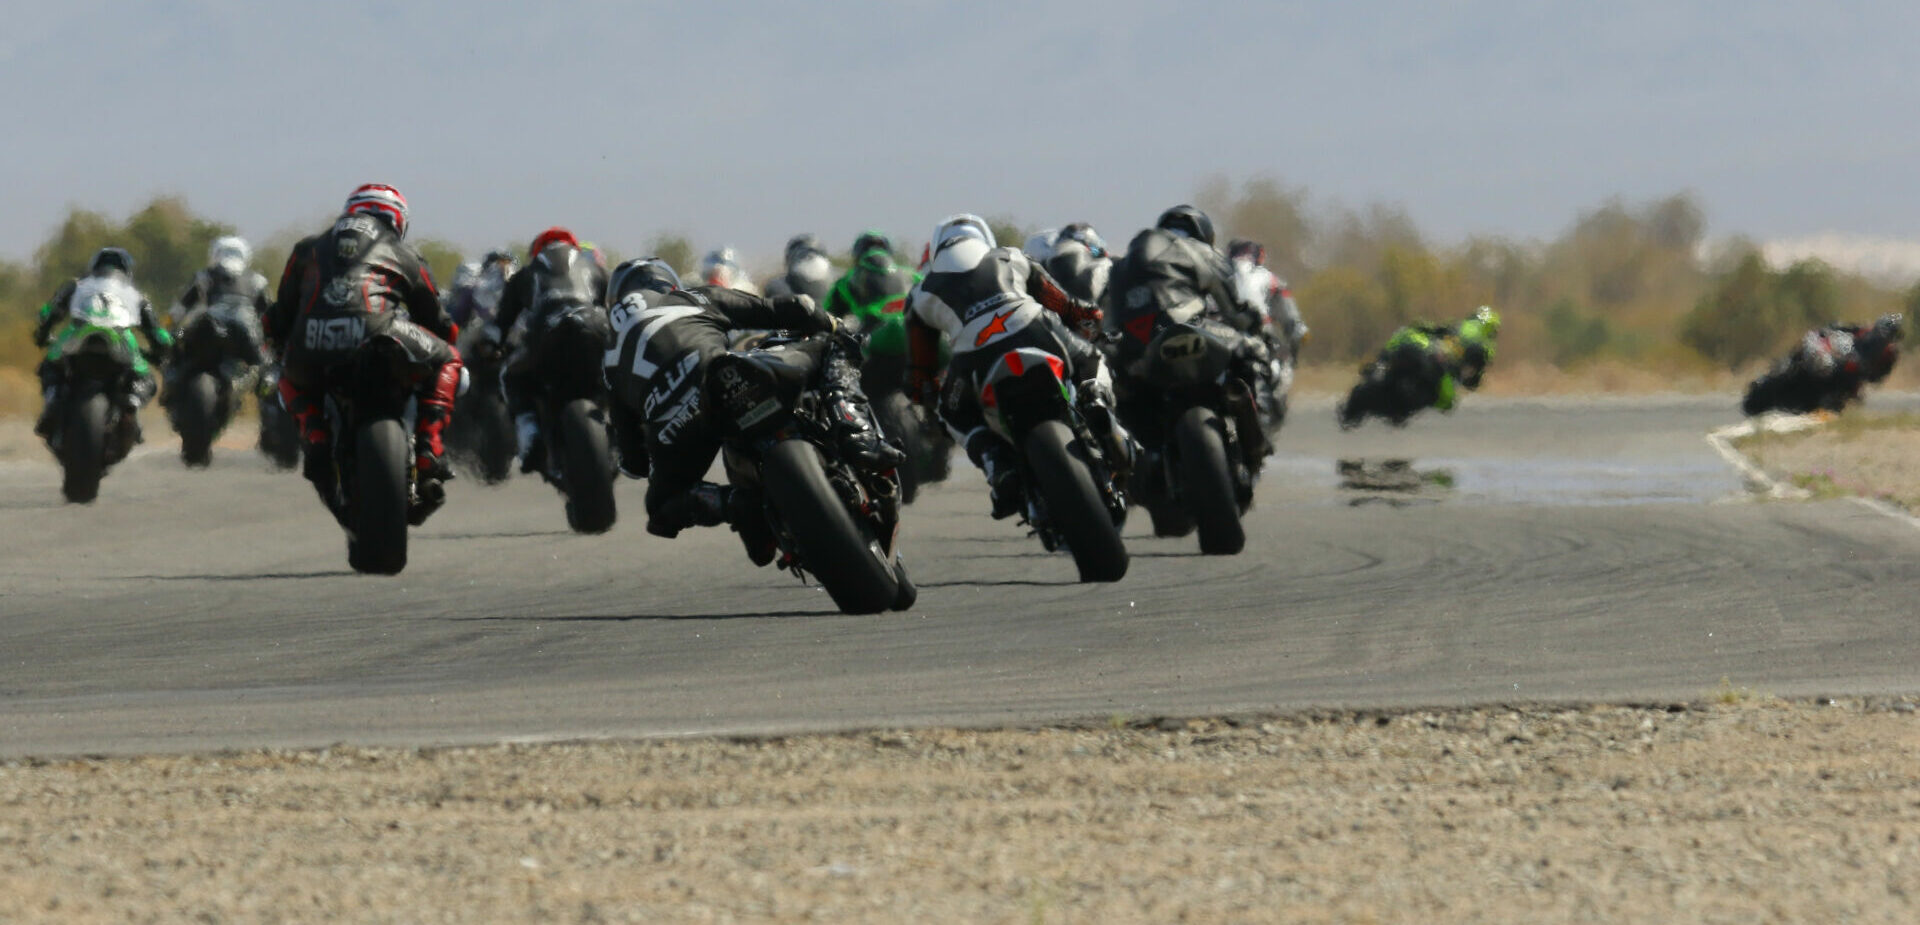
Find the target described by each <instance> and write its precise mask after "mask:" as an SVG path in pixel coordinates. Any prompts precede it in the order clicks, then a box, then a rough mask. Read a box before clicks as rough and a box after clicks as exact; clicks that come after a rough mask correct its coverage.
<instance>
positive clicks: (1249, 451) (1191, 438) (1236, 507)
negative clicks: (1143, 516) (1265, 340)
mask: <svg viewBox="0 0 1920 925" xmlns="http://www.w3.org/2000/svg"><path fill="white" fill-rule="evenodd" d="M1237 342H1238V332H1236V331H1235V330H1234V329H1233V328H1231V327H1229V326H1227V325H1225V324H1223V323H1221V322H1219V321H1214V320H1212V319H1207V318H1193V319H1191V320H1188V321H1184V322H1174V323H1172V324H1168V325H1166V326H1165V327H1163V328H1162V329H1161V330H1160V331H1159V333H1157V334H1156V335H1154V337H1153V339H1152V340H1150V341H1149V342H1148V343H1147V347H1146V350H1145V352H1144V353H1143V354H1142V355H1141V356H1140V357H1139V359H1137V360H1136V361H1135V362H1134V367H1133V370H1132V371H1133V373H1134V375H1135V377H1136V378H1137V379H1140V380H1144V381H1145V382H1147V383H1148V384H1150V386H1151V387H1152V388H1153V390H1154V392H1155V399H1156V400H1155V403H1156V404H1157V408H1156V409H1155V412H1154V417H1155V419H1154V421H1153V422H1151V424H1150V425H1149V426H1150V429H1151V430H1153V431H1156V432H1157V433H1158V434H1160V435H1162V436H1163V439H1162V440H1160V441H1159V443H1160V451H1159V453H1158V454H1156V455H1155V456H1154V457H1150V461H1149V464H1148V465H1144V466H1141V467H1139V470H1138V473H1137V475H1138V477H1137V478H1136V480H1135V484H1136V486H1137V488H1138V490H1139V495H1140V502H1141V505H1142V506H1144V507H1145V508H1146V509H1147V513H1148V515H1149V516H1150V517H1152V518H1153V530H1154V535H1156V536H1186V535H1187V534H1189V533H1192V532H1194V530H1195V529H1196V528H1198V530H1199V534H1200V551H1201V552H1203V553H1206V554H1207V555H1229V556H1230V555H1234V554H1236V553H1238V552H1240V550H1241V549H1242V548H1243V547H1244V546H1245V545H1246V531H1245V529H1244V528H1243V527H1242V526H1241V523H1240V516H1241V515H1242V514H1244V513H1246V511H1247V509H1248V508H1249V507H1251V506H1252V505H1253V477H1254V473H1255V472H1256V471H1258V470H1259V467H1260V464H1261V462H1262V458H1263V456H1264V453H1265V447H1266V441H1265V439H1264V438H1263V437H1262V436H1261V433H1262V430H1263V428H1264V425H1263V424H1262V421H1261V414H1260V410H1259V405H1258V398H1257V396H1255V395H1254V393H1253V389H1252V388H1251V387H1250V386H1249V385H1248V382H1247V377H1246V376H1243V375H1241V374H1239V373H1238V372H1237V371H1236V370H1235V368H1234V367H1235V360H1234V355H1233V353H1234V344H1236V343H1237Z"/></svg>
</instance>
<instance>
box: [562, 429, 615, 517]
mask: <svg viewBox="0 0 1920 925" xmlns="http://www.w3.org/2000/svg"><path fill="white" fill-rule="evenodd" d="M597 411H598V409H597V408H595V407H594V404H593V401H592V400H591V399H586V398H576V399H574V400H573V401H570V402H568V403H567V405H566V407H565V408H562V409H561V410H560V439H561V441H562V450H561V456H560V468H561V472H562V473H564V475H563V477H564V478H565V480H566V488H567V526H569V527H572V528H573V530H574V532H575V533H605V532H607V531H608V530H611V529H613V521H614V517H615V511H614V506H613V454H612V452H611V451H610V450H608V448H607V426H606V425H605V424H602V423H601V422H600V420H599V419H598V418H597V417H595V414H596V413H597Z"/></svg>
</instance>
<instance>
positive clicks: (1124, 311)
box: [1108, 228, 1224, 325]
mask: <svg viewBox="0 0 1920 925" xmlns="http://www.w3.org/2000/svg"><path fill="white" fill-rule="evenodd" d="M1223 264H1224V260H1223V259H1222V258H1220V256H1219V254H1218V252H1216V251H1214V250H1213V248H1212V247H1210V246H1208V245H1205V244H1202V243H1200V242H1197V241H1194V240H1192V239H1190V238H1185V237H1181V236H1179V235H1176V234H1173V233H1171V232H1168V231H1166V230H1164V229H1159V228H1148V229H1146V230H1145V231H1142V232H1140V233H1139V234H1137V235H1134V237H1133V240H1132V241H1130V242H1128V244H1127V253H1126V256H1125V257H1124V258H1122V259H1121V260H1120V261H1119V262H1118V264H1116V265H1115V266H1114V268H1113V271H1112V274H1111V277H1110V281H1109V284H1108V285H1109V291H1110V293H1111V295H1110V298H1109V301H1110V303H1111V311H1110V313H1109V315H1108V321H1109V323H1112V324H1117V325H1125V324H1126V323H1127V322H1128V321H1132V320H1134V319H1136V318H1139V317H1142V316H1147V315H1152V314H1161V315H1165V316H1166V318H1167V319H1168V320H1169V321H1173V322H1176V323H1179V322H1186V321H1191V320H1193V319H1194V318H1196V317H1199V316H1200V315H1201V314H1203V313H1205V312H1206V310H1207V309H1208V307H1209V306H1208V303H1207V297H1206V290H1207V289H1208V288H1209V284H1210V282H1211V281H1209V280H1203V279H1201V275H1202V274H1203V273H1206V272H1210V271H1218V270H1220V269H1222V265H1223Z"/></svg>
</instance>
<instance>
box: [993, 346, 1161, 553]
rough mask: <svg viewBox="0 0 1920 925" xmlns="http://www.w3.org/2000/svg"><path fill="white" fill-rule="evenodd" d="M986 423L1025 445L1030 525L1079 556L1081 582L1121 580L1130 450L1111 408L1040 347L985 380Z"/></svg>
mask: <svg viewBox="0 0 1920 925" xmlns="http://www.w3.org/2000/svg"><path fill="white" fill-rule="evenodd" d="M979 396H980V407H981V408H982V409H983V410H984V411H985V412H986V421H987V428H988V429H989V430H991V431H993V432H994V433H995V434H997V435H999V437H1000V438H1001V439H1003V440H1006V441H1007V442H1008V443H1010V444H1012V445H1013V446H1014V447H1016V448H1017V449H1018V450H1019V453H1018V454H1017V458H1018V459H1019V461H1020V477H1021V484H1022V485H1025V486H1026V488H1027V491H1026V495H1027V510H1026V513H1025V522H1026V523H1027V524H1029V525H1031V526H1032V528H1033V531H1034V533H1035V534H1036V535H1038V536H1039V537H1040V545H1042V546H1044V547H1046V549H1047V551H1048V552H1053V551H1056V550H1059V549H1061V548H1065V549H1066V550H1067V551H1069V552H1070V553H1072V554H1073V564H1074V566H1075V567H1077V568H1078V569H1079V572H1080V580H1081V581H1119V580H1120V579H1121V578H1122V577H1124V576H1125V575H1126V574H1127V564H1128V561H1129V558H1128V555H1127V547H1126V544H1125V543H1124V542H1123V541H1122V540H1121V538H1120V528H1121V526H1122V525H1123V524H1124V523H1125V522H1126V516H1127V499H1126V494H1125V492H1124V491H1123V489H1122V487H1121V486H1122V485H1124V484H1125V482H1126V472H1125V468H1126V467H1127V466H1128V465H1129V464H1130V455H1131V454H1130V453H1129V452H1128V449H1127V448H1126V447H1124V446H1119V445H1118V441H1117V439H1115V430H1114V427H1113V419H1112V417H1111V414H1112V412H1111V410H1110V409H1108V408H1107V407H1105V405H1103V404H1101V403H1100V402H1097V401H1091V400H1089V399H1090V398H1091V396H1083V395H1081V394H1079V392H1078V391H1077V390H1076V389H1075V388H1074V386H1073V384H1072V383H1071V381H1069V378H1068V376H1067V364H1066V361H1065V360H1063V359H1061V358H1060V357H1057V356H1054V355H1053V354H1051V353H1049V352H1047V351H1045V350H1041V349H1038V348H1034V347H1020V348H1016V349H1014V350H1009V351H1007V352H1006V353H1005V354H1002V355H1001V356H1000V358H999V359H998V360H995V361H994V364H993V365H992V366H990V367H988V369H987V373H986V375H984V376H982V377H980V380H979Z"/></svg>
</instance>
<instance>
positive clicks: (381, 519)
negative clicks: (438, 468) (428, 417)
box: [347, 418, 412, 575]
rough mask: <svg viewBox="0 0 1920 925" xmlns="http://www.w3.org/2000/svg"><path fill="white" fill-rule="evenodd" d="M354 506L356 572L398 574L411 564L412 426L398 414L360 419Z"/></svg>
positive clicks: (351, 546) (351, 554) (352, 560)
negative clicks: (409, 437)
mask: <svg viewBox="0 0 1920 925" xmlns="http://www.w3.org/2000/svg"><path fill="white" fill-rule="evenodd" d="M355 441H356V442H355V447H356V449H355V453H354V485H353V511H352V517H351V519H350V520H349V523H351V524H352V525H353V536H352V538H351V539H349V540H348V541H347V564H348V565H351V566H353V570H354V571H356V572H368V573H371V574H375V575H398V574H400V572H401V570H403V569H405V568H406V567H407V501H408V494H409V492H408V488H409V486H408V484H407V463H408V459H407V455H408V453H409V452H410V451H411V449H412V446H411V444H410V443H409V442H408V440H407V431H406V428H405V427H404V426H402V425H401V423H400V422H399V421H398V420H396V419H394V418H375V419H373V420H371V421H367V422H364V423H362V424H361V425H360V430H359V434H358V436H357V437H356V438H355Z"/></svg>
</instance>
